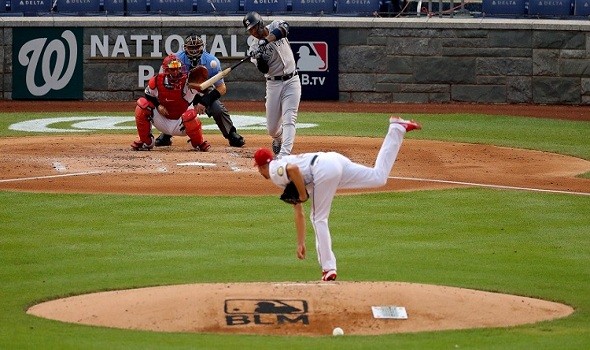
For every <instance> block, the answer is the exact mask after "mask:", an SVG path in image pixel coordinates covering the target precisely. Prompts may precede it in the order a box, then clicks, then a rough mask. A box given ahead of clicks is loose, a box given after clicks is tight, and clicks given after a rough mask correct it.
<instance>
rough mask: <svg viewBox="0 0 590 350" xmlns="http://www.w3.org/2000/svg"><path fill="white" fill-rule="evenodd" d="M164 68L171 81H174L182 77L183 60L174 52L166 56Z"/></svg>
mask: <svg viewBox="0 0 590 350" xmlns="http://www.w3.org/2000/svg"><path fill="white" fill-rule="evenodd" d="M162 70H163V71H164V73H165V74H166V75H167V76H168V79H169V80H170V82H172V83H174V82H176V81H178V80H180V78H181V77H182V62H180V60H179V59H178V57H176V55H174V54H170V55H168V56H166V57H164V61H162Z"/></svg>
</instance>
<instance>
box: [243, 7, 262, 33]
mask: <svg viewBox="0 0 590 350" xmlns="http://www.w3.org/2000/svg"><path fill="white" fill-rule="evenodd" d="M242 22H243V23H244V28H246V31H249V30H250V29H252V28H254V26H256V25H258V26H259V27H262V26H263V25H264V22H263V21H262V17H260V15H259V14H258V12H254V11H252V12H248V13H247V14H246V16H244V19H243V20H242Z"/></svg>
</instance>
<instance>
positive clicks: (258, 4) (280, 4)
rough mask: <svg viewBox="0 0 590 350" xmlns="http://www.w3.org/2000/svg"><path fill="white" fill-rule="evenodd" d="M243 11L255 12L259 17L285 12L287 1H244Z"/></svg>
mask: <svg viewBox="0 0 590 350" xmlns="http://www.w3.org/2000/svg"><path fill="white" fill-rule="evenodd" d="M244 11H246V12H250V11H256V12H258V13H260V14H261V15H268V14H270V13H283V12H287V0H277V2H271V1H268V3H267V1H259V0H244Z"/></svg>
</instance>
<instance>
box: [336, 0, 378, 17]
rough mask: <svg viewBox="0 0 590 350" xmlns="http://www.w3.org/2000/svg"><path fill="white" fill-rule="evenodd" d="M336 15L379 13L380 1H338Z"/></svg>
mask: <svg viewBox="0 0 590 350" xmlns="http://www.w3.org/2000/svg"><path fill="white" fill-rule="evenodd" d="M336 1H337V2H336V13H339V14H351V15H356V14H364V15H367V14H372V13H373V12H375V11H379V6H380V5H381V1H380V0H336Z"/></svg>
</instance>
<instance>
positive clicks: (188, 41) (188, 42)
mask: <svg viewBox="0 0 590 350" xmlns="http://www.w3.org/2000/svg"><path fill="white" fill-rule="evenodd" d="M204 49H205V44H204V43H203V40H201V38H199V37H198V36H196V35H195V34H190V35H189V36H187V37H186V38H184V52H186V55H187V56H188V58H189V59H190V60H191V61H192V65H193V67H196V66H197V65H199V63H200V61H201V56H202V55H203V50H204Z"/></svg>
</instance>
